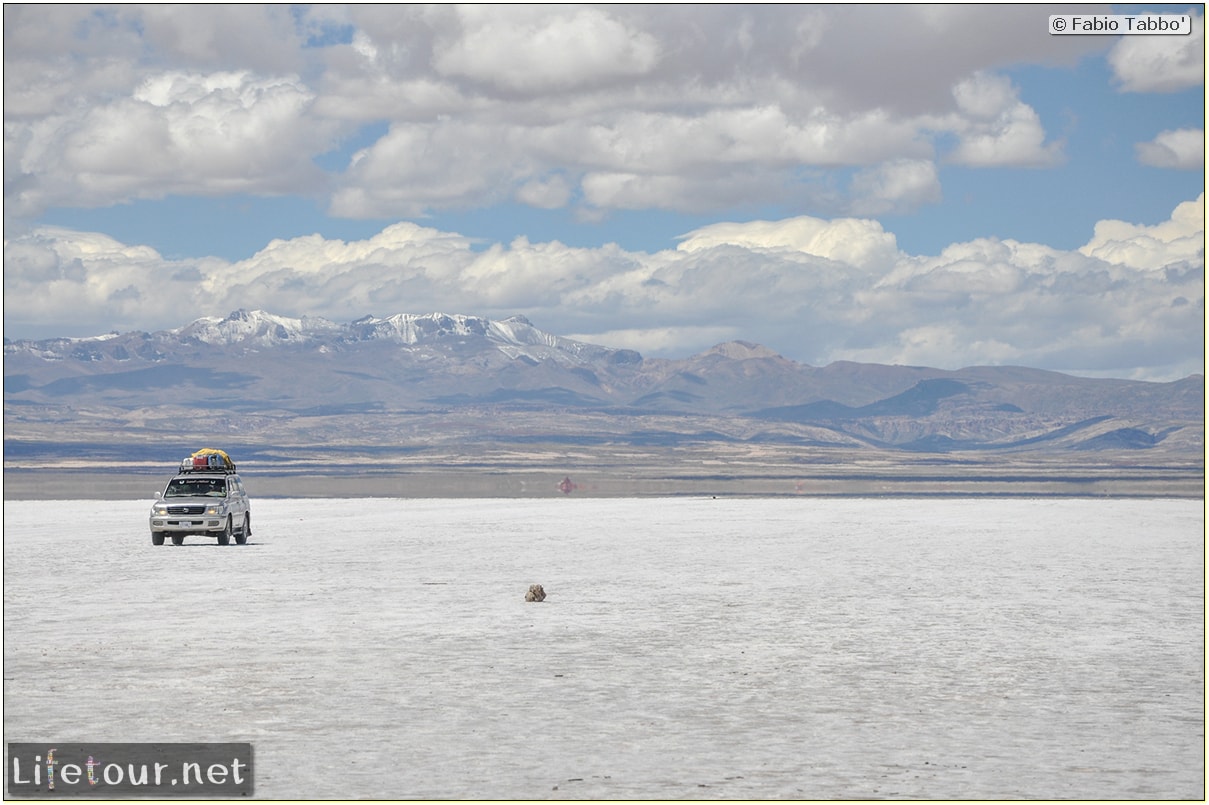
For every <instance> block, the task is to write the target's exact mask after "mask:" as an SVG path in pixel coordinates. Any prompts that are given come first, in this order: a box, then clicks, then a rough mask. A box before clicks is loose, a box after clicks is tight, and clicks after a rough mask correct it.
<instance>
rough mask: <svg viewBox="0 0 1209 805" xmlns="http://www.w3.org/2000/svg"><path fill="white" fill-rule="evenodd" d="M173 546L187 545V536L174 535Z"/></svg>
mask: <svg viewBox="0 0 1209 805" xmlns="http://www.w3.org/2000/svg"><path fill="white" fill-rule="evenodd" d="M172 544H173V545H184V544H185V535H184V534H173V535H172Z"/></svg>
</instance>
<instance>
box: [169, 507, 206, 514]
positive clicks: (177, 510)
mask: <svg viewBox="0 0 1209 805" xmlns="http://www.w3.org/2000/svg"><path fill="white" fill-rule="evenodd" d="M205 510H206V507H205V506H169V507H168V514H202V513H203V512H205Z"/></svg>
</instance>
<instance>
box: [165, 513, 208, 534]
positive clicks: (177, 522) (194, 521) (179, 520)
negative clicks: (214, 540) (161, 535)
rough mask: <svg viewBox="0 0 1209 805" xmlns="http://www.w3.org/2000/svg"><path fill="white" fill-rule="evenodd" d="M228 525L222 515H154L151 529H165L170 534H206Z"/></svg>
mask: <svg viewBox="0 0 1209 805" xmlns="http://www.w3.org/2000/svg"><path fill="white" fill-rule="evenodd" d="M225 527H226V520H224V519H223V518H221V517H202V516H200V515H194V516H192V517H189V516H180V517H178V516H175V515H169V516H167V517H152V518H151V530H152V531H163V532H165V533H169V534H206V533H209V532H211V531H213V532H216V533H217V532H221V531H222V530H223V529H224V528H225Z"/></svg>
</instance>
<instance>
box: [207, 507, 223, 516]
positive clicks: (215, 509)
mask: <svg viewBox="0 0 1209 805" xmlns="http://www.w3.org/2000/svg"><path fill="white" fill-rule="evenodd" d="M206 514H222V506H211V507H210V508H208V509H206Z"/></svg>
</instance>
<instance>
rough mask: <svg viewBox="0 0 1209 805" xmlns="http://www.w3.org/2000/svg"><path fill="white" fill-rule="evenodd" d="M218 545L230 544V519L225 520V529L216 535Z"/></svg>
mask: <svg viewBox="0 0 1209 805" xmlns="http://www.w3.org/2000/svg"><path fill="white" fill-rule="evenodd" d="M218 544H219V545H230V544H231V518H230V517H228V518H227V527H226V528H224V529H223V530H222V533H221V534H219V535H218Z"/></svg>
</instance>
